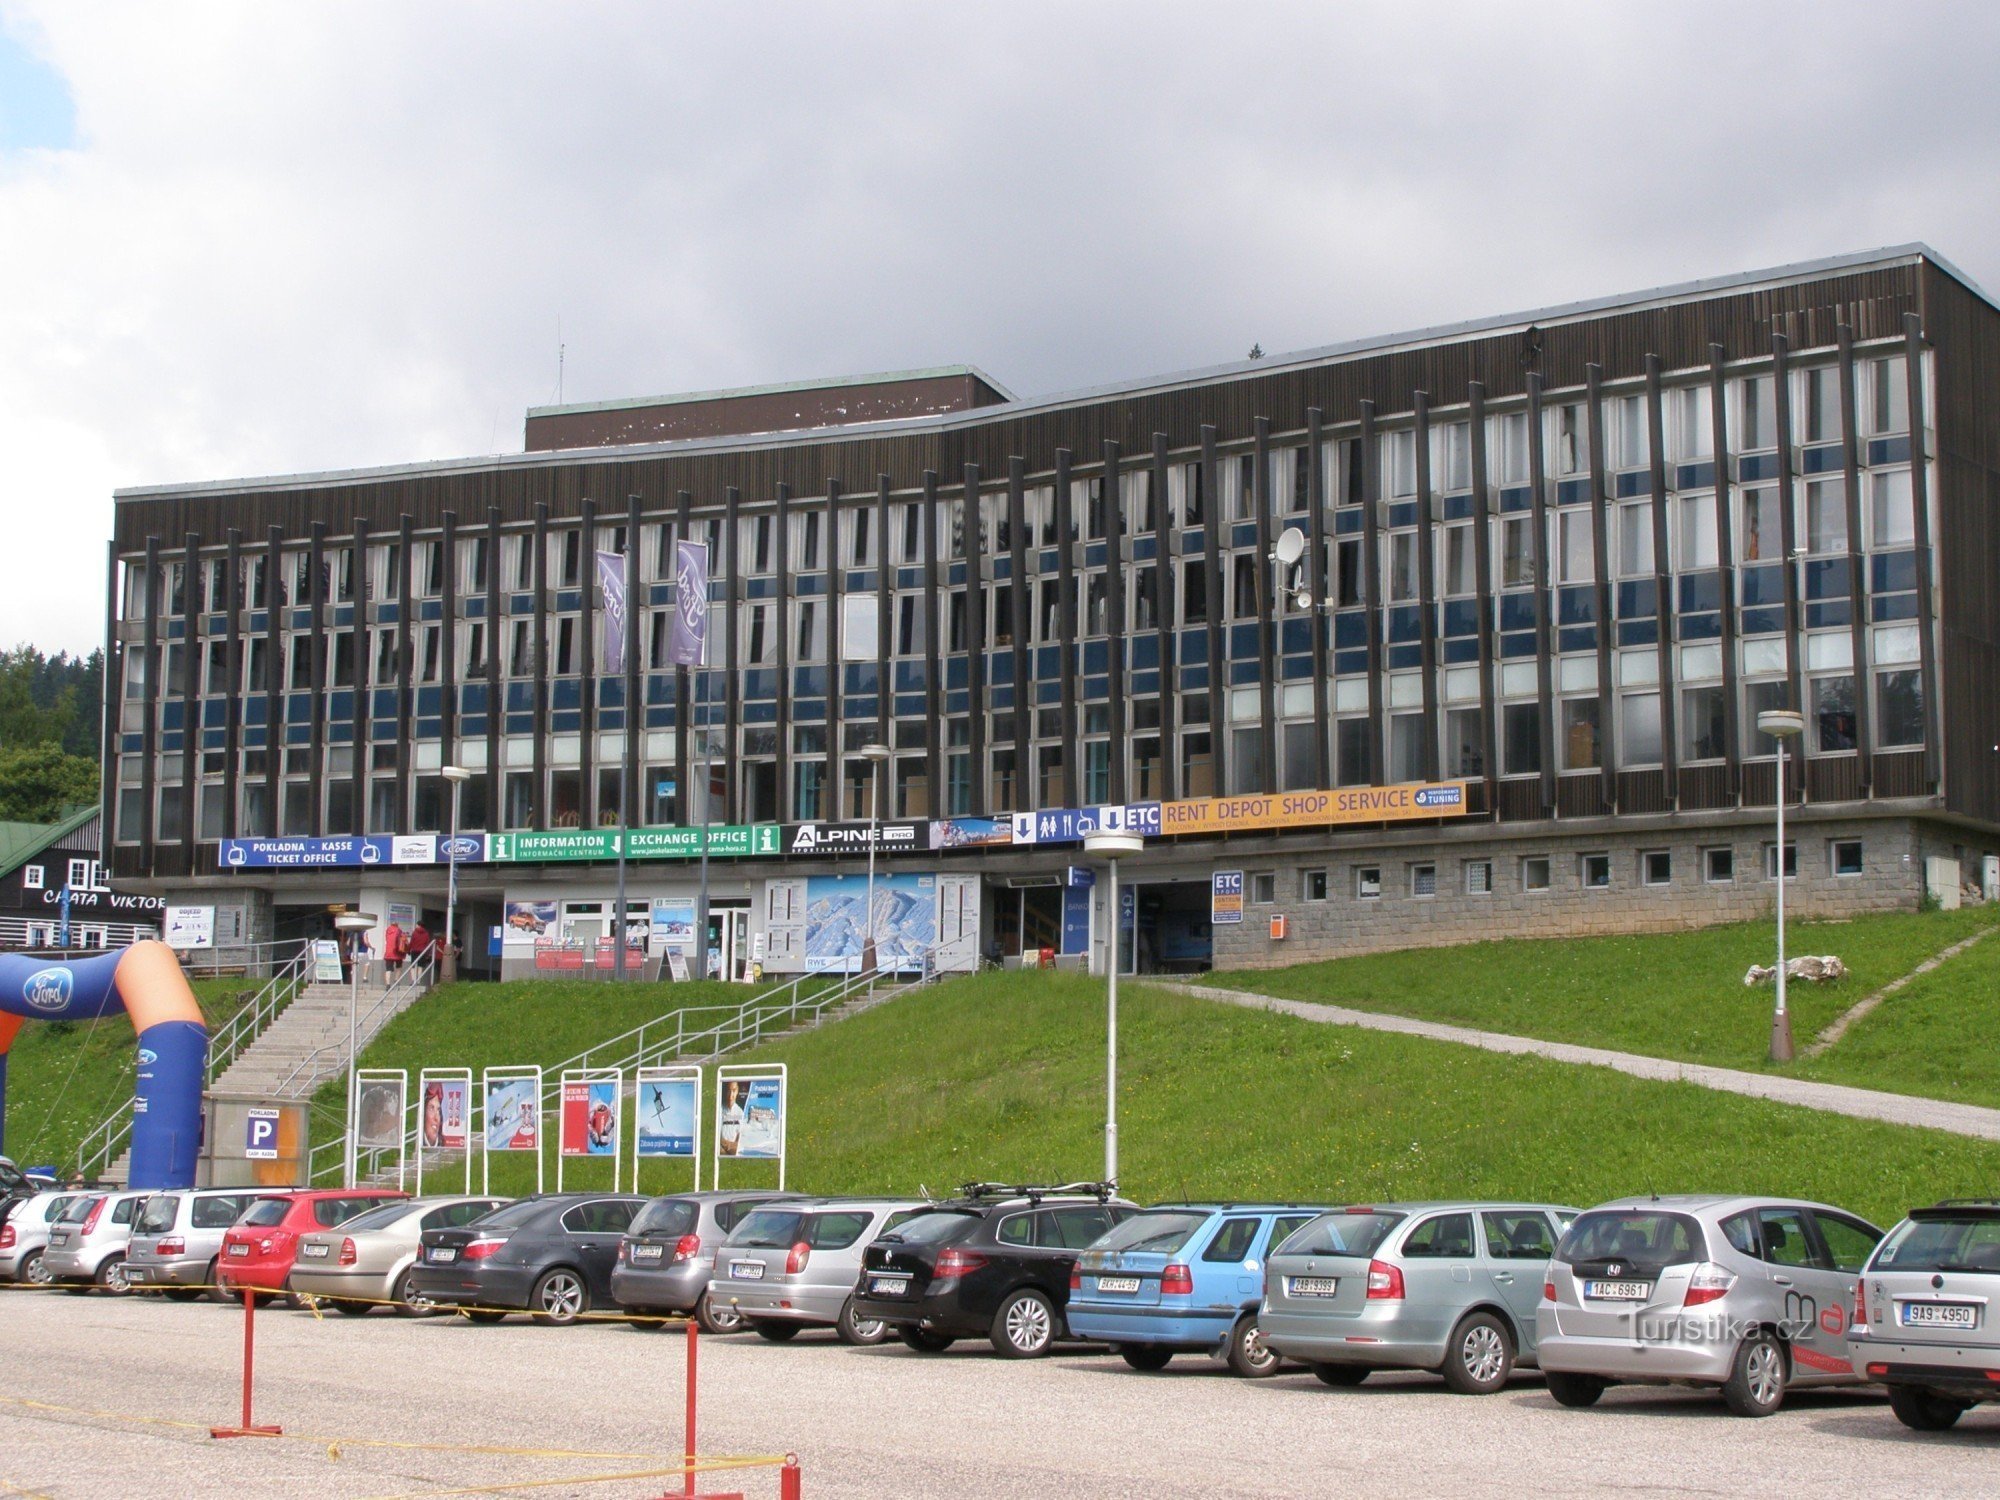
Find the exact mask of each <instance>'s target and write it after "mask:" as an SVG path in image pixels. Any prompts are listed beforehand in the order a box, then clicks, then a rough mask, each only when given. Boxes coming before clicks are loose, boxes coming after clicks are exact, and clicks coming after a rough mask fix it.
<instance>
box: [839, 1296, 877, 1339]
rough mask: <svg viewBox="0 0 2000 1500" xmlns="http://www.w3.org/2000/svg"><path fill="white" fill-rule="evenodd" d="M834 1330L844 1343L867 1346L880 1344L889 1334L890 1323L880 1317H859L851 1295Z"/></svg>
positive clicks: (841, 1310) (843, 1306)
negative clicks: (855, 1312)
mask: <svg viewBox="0 0 2000 1500" xmlns="http://www.w3.org/2000/svg"><path fill="white" fill-rule="evenodd" d="M833 1331H834V1332H835V1333H836V1334H838V1335H839V1336H840V1341H841V1343H843V1344H853V1345H856V1346H866V1345H869V1344H879V1343H881V1342H882V1340H884V1339H886V1338H887V1337H888V1336H889V1325H888V1324H887V1323H884V1322H883V1321H882V1320H881V1319H880V1318H857V1317H855V1316H854V1299H853V1298H852V1297H849V1298H848V1299H847V1301H846V1303H845V1304H843V1305H842V1307H841V1309H840V1317H839V1319H838V1320H837V1321H836V1322H835V1323H834V1325H833Z"/></svg>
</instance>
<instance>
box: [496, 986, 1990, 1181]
mask: <svg viewBox="0 0 2000 1500" xmlns="http://www.w3.org/2000/svg"><path fill="white" fill-rule="evenodd" d="M1120 1020H1121V1026H1120V1030H1121V1038H1122V1057H1121V1087H1120V1097H1119V1105H1120V1125H1121V1147H1120V1150H1121V1165H1122V1171H1121V1173H1120V1176H1121V1178H1122V1182H1123V1186H1124V1188H1125V1190H1126V1192H1128V1193H1129V1194H1130V1195H1131V1196H1133V1197H1135V1198H1138V1199H1141V1200H1157V1199H1163V1198H1180V1197H1201V1196H1210V1197H1244V1198H1247V1197H1259V1196H1278V1197H1284V1198H1291V1199H1301V1200H1331V1201H1335V1202H1354V1201H1366V1200H1370V1199H1386V1198H1394V1197H1425V1196H1438V1195H1446V1194H1461V1193H1463V1194H1475V1195H1482V1196H1483V1195H1492V1196H1519V1197H1526V1198H1541V1199H1549V1200H1553V1201H1558V1202H1568V1203H1573V1204H1589V1203H1593V1202H1599V1201H1602V1200H1604V1199H1606V1198H1609V1197H1612V1196H1614V1195H1617V1194H1620V1193H1629V1192H1635V1191H1640V1192H1643V1191H1647V1190H1653V1191H1658V1192H1662V1193H1665V1192H1674V1191H1684V1190H1724V1191H1735V1190H1742V1191H1750V1192H1773V1193H1778V1192H1783V1193H1791V1194H1801V1195H1804V1196H1807V1197H1813V1198H1824V1199H1828V1200H1831V1201H1833V1202H1835V1203H1842V1204H1845V1205H1847V1206H1849V1207H1851V1208H1853V1209H1855V1210H1856V1211H1859V1212H1862V1213H1865V1214H1867V1215H1869V1216H1870V1217H1872V1218H1875V1219H1877V1220H1878V1221H1886V1220H1891V1219H1893V1218H1894V1217H1896V1216H1897V1215H1899V1214H1900V1213H1901V1212H1902V1211H1903V1209H1904V1208H1906V1207H1908V1206H1909V1205H1910V1204H1912V1203H1916V1202H1929V1201H1932V1200H1934V1199H1936V1198H1938V1197H1942V1196H1948V1195H1952V1194H1967V1193H1975V1192H1989V1191H1991V1188H1992V1183H1993V1181H1994V1179H1995V1177H1996V1176H2000V1145H1996V1144H1991V1143H1984V1142H1977V1141H1970V1140H1963V1139H1960V1138H1957V1137H1953V1136H1948V1135H1943V1134H1938V1133H1933V1132H1926V1131H1917V1130H1908V1129H1902V1128H1898V1127H1895V1126H1888V1125H1879V1124H1874V1123H1872V1122H1867V1121H1859V1120H1848V1119H1843V1118H1841V1117H1838V1116H1832V1115H1823V1114H1819V1113H1816V1112H1813V1111H1808V1110H1802V1109H1795V1108H1790V1107H1787V1106H1784V1105H1778V1104H1771V1103H1767V1102H1765V1101H1762V1100H1754V1099H1744V1098H1739V1097H1736V1096H1733V1095H1724V1094H1715V1093H1710V1092H1708V1091H1706V1090H1702V1089H1698V1088H1695V1087H1693V1086H1691V1085H1685V1084H1669V1083H1655V1082H1651V1081H1647V1080H1642V1079H1635V1078H1628V1077H1625V1076H1623V1075H1621V1074H1617V1073H1612V1072H1609V1071H1606V1070H1603V1069H1597V1068H1578V1067H1571V1066H1566V1065H1564V1064H1561V1063H1553V1062H1547V1061H1544V1060H1541V1059H1537V1058H1521V1057H1507V1056H1501V1055H1497V1054H1492V1053H1485V1052H1480V1051H1477V1050H1474V1049H1470V1048H1463V1047H1456V1046H1450V1045H1446V1044H1442V1043H1435V1042H1426V1041H1421V1040H1417V1039H1414V1038H1408V1037H1399V1036H1391V1035H1384V1034H1381V1033H1374V1032H1362V1031H1356V1030H1354V1029H1352V1028H1349V1027H1337V1026H1321V1025H1315V1024H1312V1023H1309V1022H1304V1021H1298V1020H1294V1019H1292V1018H1290V1017H1287V1016H1279V1015H1268V1014H1260V1013H1257V1012H1252V1011H1244V1010H1239V1009H1236V1008H1234V1007H1229V1006H1222V1005H1218V1004H1216V1003H1214V1002H1212V1001H1202V1000H1195V999H1191V998H1188V997H1185V996H1179V995H1174V994H1170V993H1167V992H1163V991H1157V990H1149V989H1146V988H1143V987H1141V986H1137V985H1133V986H1128V987H1126V988H1125V989H1124V990H1123V991H1121V1017H1120ZM1103 1027H1104V990H1103V985H1102V983H1101V982H1099V981H1094V980H1090V979H1086V978H1082V977H1079V976H1074V975H1057V974H1033V973H1030V974H1004V975H1003V974H982V975H978V976H973V977H967V978H963V979H954V980H952V981H950V982H949V983H947V984H944V985H942V986H940V987H939V988H937V989H935V990H930V991H924V992H920V993H918V994H915V995H910V996H906V997H904V998H901V999H898V1000H896V1001H893V1002H891V1003H890V1004H888V1005H885V1006H882V1007H880V1008H879V1009H876V1010H873V1011H870V1012H867V1013H866V1014H863V1015H860V1016H857V1017H854V1018H853V1019H851V1020H847V1021H843V1022H841V1023H840V1024H838V1025H835V1026H830V1027H826V1028H824V1029H822V1030H819V1031H815V1032H810V1033H805V1034H802V1035H800V1036H797V1037H794V1038H791V1039H789V1040H787V1041H785V1042H782V1043H779V1044H776V1045H774V1046H771V1047H768V1048H765V1049H763V1050H761V1051H758V1052H754V1053H750V1054H748V1055H747V1057H746V1059H745V1060H754V1061H779V1060H782V1061H784V1062H786V1063H787V1064H789V1065H790V1069H791V1083H792V1095H793V1101H792V1115H791V1121H790V1131H791V1150H792V1160H791V1163H790V1174H789V1185H791V1186H795V1187H803V1188H807V1189H810V1190H815V1191H823V1192H898V1193H915V1192H917V1191H918V1190H919V1188H920V1187H923V1188H928V1189H929V1190H931V1191H932V1192H939V1191H944V1190H948V1189H950V1188H953V1187H956V1186H957V1185H958V1184H960V1183H962V1182H965V1181H968V1180H970V1179H974V1178H998V1179H1008V1180H1020V1181H1037V1180H1039V1181H1052V1180H1070V1179H1083V1178H1095V1177H1097V1176H1099V1175H1101V1173H1102V1171H1103V1136H1102V1122H1103V1106H1104V1072H1103V1067H1104V1053H1103V1047H1104V1031H1103ZM711 1097H712V1089H711ZM586 1171H588V1172H594V1173H596V1174H597V1176H586V1175H583V1174H582V1173H579V1174H577V1175H576V1177H575V1178H574V1181H573V1182H572V1184H571V1185H576V1184H583V1185H589V1186H596V1185H597V1183H598V1179H599V1178H600V1177H601V1178H602V1180H603V1181H605V1182H606V1183H608V1181H609V1171H608V1169H607V1168H604V1167H601V1166H591V1167H589V1168H586ZM773 1175H774V1173H773V1169H772V1168H771V1167H769V1166H767V1165H764V1164H736V1165H732V1166H731V1167H730V1168H729V1169H728V1175H727V1176H726V1178H725V1183H726V1184H732V1185H733V1184H742V1185H750V1184H754V1183H758V1182H760V1181H766V1182H767V1181H770V1180H771V1179H772V1177H773ZM531 1180H532V1159H531V1158H504V1157H495V1158H494V1185H495V1186H496V1187H502V1186H504V1187H506V1188H508V1189H509V1190H512V1191H520V1190H522V1189H523V1188H524V1187H525V1186H527V1185H528V1184H529V1183H530V1182H531ZM686 1180H687V1176H686V1175H685V1171H684V1169H682V1168H680V1167H679V1166H678V1165H676V1166H675V1167H669V1166H666V1165H664V1164H656V1165H649V1166H648V1168H647V1186H648V1187H649V1188H650V1189H652V1190H655V1191H657V1190H661V1189H664V1188H665V1187H666V1186H668V1185H669V1183H670V1181H671V1182H673V1183H681V1182H685V1181H686Z"/></svg>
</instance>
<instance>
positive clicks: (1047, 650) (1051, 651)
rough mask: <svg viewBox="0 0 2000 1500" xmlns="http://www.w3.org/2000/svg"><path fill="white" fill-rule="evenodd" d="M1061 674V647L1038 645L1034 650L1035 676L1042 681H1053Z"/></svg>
mask: <svg viewBox="0 0 2000 1500" xmlns="http://www.w3.org/2000/svg"><path fill="white" fill-rule="evenodd" d="M1061 676H1062V647H1060V646H1040V647H1037V648H1036V650H1035V677H1036V678H1037V680H1039V681H1042V682H1054V681H1055V680H1056V679H1058V678H1059V677H1061Z"/></svg>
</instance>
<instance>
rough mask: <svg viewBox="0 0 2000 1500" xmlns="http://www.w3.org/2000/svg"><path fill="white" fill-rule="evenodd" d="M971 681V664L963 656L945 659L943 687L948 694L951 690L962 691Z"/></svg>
mask: <svg viewBox="0 0 2000 1500" xmlns="http://www.w3.org/2000/svg"><path fill="white" fill-rule="evenodd" d="M971 681H972V663H971V662H970V661H969V660H968V659H967V658H965V657H963V656H950V657H946V658H945V663H944V685H945V690H946V691H947V692H949V691H950V690H951V689H953V688H958V689H960V690H963V689H964V688H965V687H966V686H967V685H968V684H970V683H971Z"/></svg>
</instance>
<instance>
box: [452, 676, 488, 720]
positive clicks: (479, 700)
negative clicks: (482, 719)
mask: <svg viewBox="0 0 2000 1500" xmlns="http://www.w3.org/2000/svg"><path fill="white" fill-rule="evenodd" d="M458 708H459V712H460V713H468V714H483V713H485V712H486V684H485V683H483V682H468V683H467V684H466V685H465V686H464V687H462V688H460V689H459V690H458Z"/></svg>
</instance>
